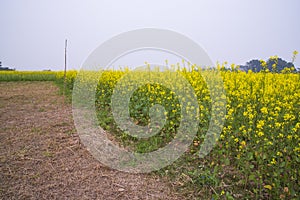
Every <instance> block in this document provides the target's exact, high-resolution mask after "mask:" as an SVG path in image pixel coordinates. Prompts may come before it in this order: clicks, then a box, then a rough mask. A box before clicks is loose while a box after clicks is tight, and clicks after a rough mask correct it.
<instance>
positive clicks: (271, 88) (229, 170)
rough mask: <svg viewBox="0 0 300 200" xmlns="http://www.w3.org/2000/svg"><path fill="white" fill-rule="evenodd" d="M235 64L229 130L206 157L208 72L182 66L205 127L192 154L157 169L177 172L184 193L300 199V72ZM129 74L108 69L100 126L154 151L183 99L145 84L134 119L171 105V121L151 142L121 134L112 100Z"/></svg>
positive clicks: (169, 133)
mask: <svg viewBox="0 0 300 200" xmlns="http://www.w3.org/2000/svg"><path fill="white" fill-rule="evenodd" d="M218 68H219V69H222V68H224V66H221V65H219V66H218ZM233 69H234V70H232V71H223V72H222V77H223V80H224V86H225V90H226V96H227V97H226V98H227V105H226V108H227V113H226V122H225V127H224V128H223V131H222V133H221V135H220V139H219V141H218V142H217V145H216V146H215V147H214V149H213V151H212V152H211V153H210V154H209V155H208V156H206V157H205V158H204V159H202V160H200V159H199V157H198V154H197V151H198V150H199V148H200V146H201V143H202V142H203V138H204V135H205V133H206V131H207V129H208V124H209V119H210V112H211V99H210V96H209V91H208V89H207V86H206V84H205V82H204V80H203V79H202V77H201V73H205V72H204V71H202V70H201V69H198V68H197V67H196V66H194V67H193V68H192V69H183V68H181V69H180V70H179V71H178V72H179V73H181V74H182V75H183V76H184V77H185V78H186V79H187V80H188V81H189V83H190V84H191V85H192V87H193V88H194V91H195V94H196V95H197V99H198V104H199V109H200V123H199V130H198V133H197V137H196V138H195V140H194V142H193V144H192V145H191V146H190V150H189V151H188V152H186V154H185V156H184V157H182V158H181V159H179V160H178V161H177V162H175V163H174V164H173V165H172V166H169V167H167V168H165V169H162V170H160V171H159V172H158V173H161V174H168V175H169V177H173V179H174V181H175V182H177V183H178V187H179V188H181V189H182V191H183V192H187V193H188V191H191V190H192V191H193V193H194V194H201V195H204V196H207V197H214V199H218V198H222V197H226V198H238V199H241V198H242V199H243V198H250V199H253V198H254V199H261V198H270V199H285V198H289V199H297V198H299V196H298V194H299V185H300V184H299V168H300V165H299V162H300V158H299V156H300V136H299V133H300V118H299V114H300V101H299V99H300V74H297V73H288V72H285V73H281V74H279V73H271V72H267V71H263V72H260V73H253V72H251V71H250V72H248V73H246V72H242V71H238V70H235V69H236V67H235V66H234V65H233ZM128 71H129V70H128V69H127V70H123V71H122V70H107V71H104V72H102V76H101V78H100V80H99V84H98V87H97V94H96V97H97V98H96V105H97V106H96V107H97V114H98V118H99V123H100V125H101V127H103V128H105V129H106V130H108V131H109V132H110V133H112V134H114V135H115V136H116V138H117V140H118V141H119V142H120V143H121V144H122V145H124V146H126V147H127V148H132V150H134V151H137V152H141V153H143V152H150V151H153V150H155V149H158V148H160V147H163V146H164V145H165V144H167V143H168V142H170V141H171V140H172V139H173V138H174V136H175V135H176V129H177V127H178V123H179V120H180V104H179V102H178V99H177V98H176V95H174V93H172V91H170V90H168V88H166V87H164V86H162V85H159V84H148V85H145V86H143V87H140V88H139V89H138V90H136V91H135V92H134V93H133V95H132V97H131V103H130V107H129V109H130V115H131V118H132V120H133V121H135V123H136V124H138V125H146V124H147V123H148V122H149V116H148V112H149V108H150V107H151V106H152V105H154V104H161V105H163V106H164V107H165V109H166V113H165V115H166V118H167V123H166V125H165V126H164V127H163V128H162V130H161V132H160V133H159V134H158V135H156V136H153V137H150V138H149V139H136V138H134V137H132V136H129V135H127V134H126V133H124V132H122V131H120V129H119V128H118V127H117V125H116V124H115V122H114V119H113V115H112V113H111V108H110V101H111V96H112V93H113V90H114V87H115V85H116V83H117V82H118V81H119V80H120V78H121V77H122V76H123V75H124V74H126V73H128ZM161 73H166V72H161ZM75 76H76V75H75V72H72V73H69V74H68V76H67V77H68V79H67V80H68V82H70V85H72V81H74V77H75ZM59 78H62V76H61V75H60V76H59ZM85 81H86V79H85ZM187 188H188V189H187Z"/></svg>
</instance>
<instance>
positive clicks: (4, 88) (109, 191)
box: [0, 82, 182, 200]
mask: <svg viewBox="0 0 300 200" xmlns="http://www.w3.org/2000/svg"><path fill="white" fill-rule="evenodd" d="M169 186H170V185H169V184H168V183H166V182H165V181H163V180H161V179H159V178H158V177H156V176H154V175H145V174H138V175H136V174H128V173H122V172H118V171H115V170H111V169H109V168H107V167H105V166H103V165H101V164H100V163H99V162H98V161H97V160H95V159H94V158H93V157H92V156H91V155H90V154H89V152H88V151H87V150H86V149H85V148H84V147H83V146H82V145H81V143H80V139H79V137H78V135H77V134H76V131H75V128H74V125H73V121H72V110H71V105H70V104H68V103H65V101H64V97H63V96H60V95H59V94H58V88H57V87H56V86H55V85H54V84H53V83H52V82H2V83H0V198H1V199H105V200H106V199H107V200H108V199H130V200H134V199H182V198H180V197H179V196H178V194H177V195H176V194H175V193H174V191H172V189H171V188H170V187H169Z"/></svg>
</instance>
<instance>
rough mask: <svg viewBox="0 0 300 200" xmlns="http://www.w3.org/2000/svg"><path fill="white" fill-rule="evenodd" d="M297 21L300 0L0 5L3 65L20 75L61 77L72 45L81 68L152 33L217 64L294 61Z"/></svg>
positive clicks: (299, 44)
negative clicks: (189, 44) (134, 33)
mask: <svg viewBox="0 0 300 200" xmlns="http://www.w3.org/2000/svg"><path fill="white" fill-rule="evenodd" d="M299 19H300V1H299V0H147V1H146V0H118V1H117V0H98V1H97V0H95V1H92V0H86V1H84V0H82V1H80V0H65V1H63V0H42V1H41V0H0V26H1V33H0V61H2V65H3V66H8V67H12V68H16V69H17V70H43V69H51V70H63V65H64V40H65V39H66V38H67V39H68V68H69V69H71V68H75V69H79V67H80V66H81V64H82V63H83V62H84V60H85V59H86V58H87V56H88V55H89V54H90V53H91V52H92V51H93V50H94V49H95V48H96V47H97V46H98V45H99V44H101V43H102V42H104V41H106V40H107V39H109V38H111V37H113V36H115V35H117V34H120V33H122V32H125V31H130V30H133V29H139V28H148V27H151V28H162V29H169V30H173V31H176V32H179V33H181V34H183V35H186V36H188V37H189V38H191V39H192V40H194V41H195V42H197V43H198V44H199V45H200V46H202V47H203V48H204V49H205V50H206V52H207V53H208V55H209V56H210V57H211V59H212V60H213V62H214V63H215V62H217V61H219V62H224V61H228V62H229V63H235V64H245V62H247V61H249V60H251V59H255V58H257V59H267V58H268V57H270V56H273V55H278V56H279V57H281V58H283V59H285V60H286V61H291V57H292V52H293V51H294V50H297V51H300V26H299V24H300V23H299ZM131 59H134V56H131ZM145 59H149V58H145ZM147 61H148V60H147ZM128 64H130V63H128ZM295 64H296V66H297V67H300V55H299V57H298V58H297V59H296V62H295Z"/></svg>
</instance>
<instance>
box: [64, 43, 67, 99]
mask: <svg viewBox="0 0 300 200" xmlns="http://www.w3.org/2000/svg"><path fill="white" fill-rule="evenodd" d="M67 42H68V41H67V39H66V40H65V70H64V91H63V94H65V91H66V83H67V80H66V79H67Z"/></svg>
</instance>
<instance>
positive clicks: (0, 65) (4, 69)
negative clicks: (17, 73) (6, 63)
mask: <svg viewBox="0 0 300 200" xmlns="http://www.w3.org/2000/svg"><path fill="white" fill-rule="evenodd" d="M14 70H16V69H10V68H9V67H2V62H1V61H0V71H14Z"/></svg>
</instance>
